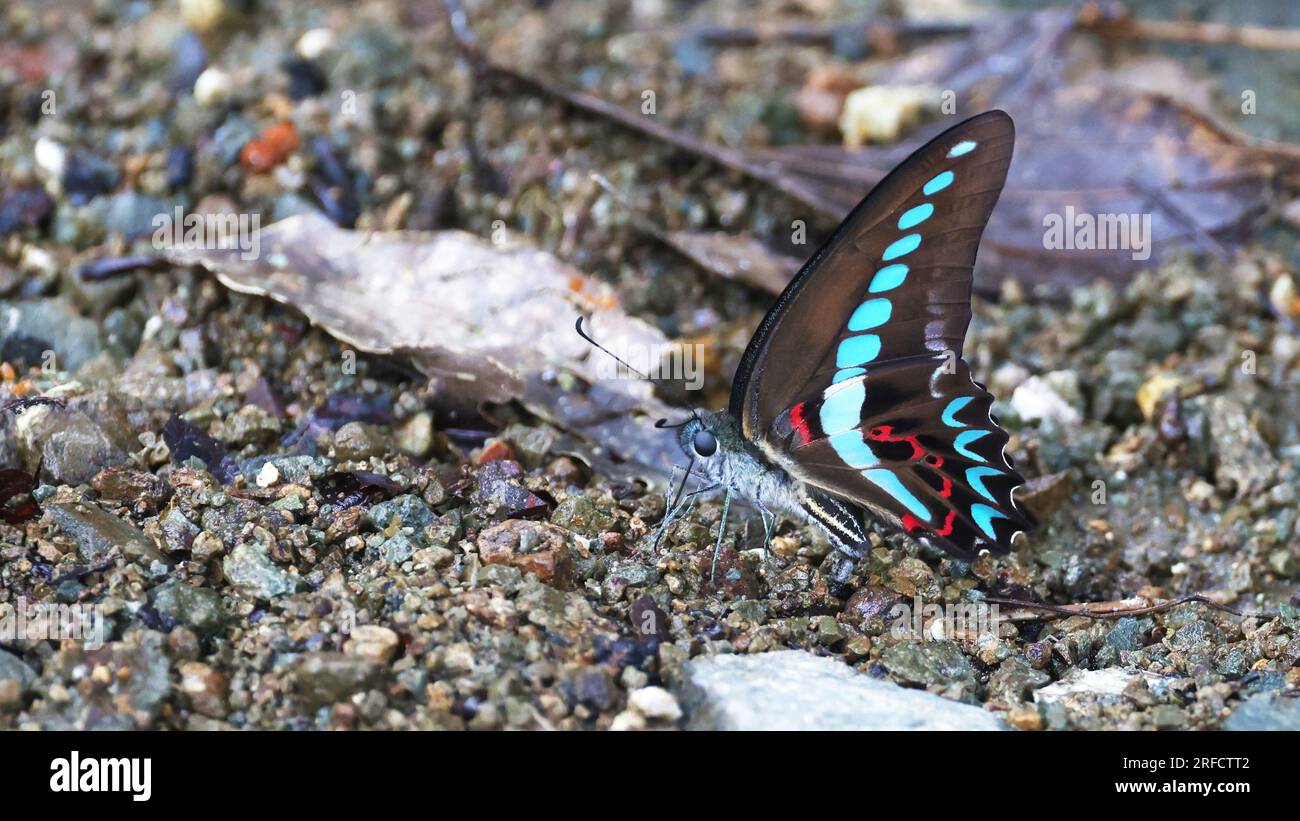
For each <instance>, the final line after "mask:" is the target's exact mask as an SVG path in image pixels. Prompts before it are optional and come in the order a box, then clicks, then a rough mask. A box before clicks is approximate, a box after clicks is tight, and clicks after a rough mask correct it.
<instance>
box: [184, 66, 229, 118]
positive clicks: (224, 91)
mask: <svg viewBox="0 0 1300 821" xmlns="http://www.w3.org/2000/svg"><path fill="white" fill-rule="evenodd" d="M233 88H234V81H233V80H231V79H230V75H229V74H227V73H226V72H224V71H222V70H221V69H219V68H217V67H216V66H208V67H207V68H205V69H203V73H202V74H200V75H199V78H198V79H197V80H195V81H194V100H195V102H197V103H198V104H199V105H201V106H203V107H204V108H212V107H213V106H218V105H221V104H222V103H224V102H225V101H226V100H227V99H229V97H230V92H231V90H232V89H233Z"/></svg>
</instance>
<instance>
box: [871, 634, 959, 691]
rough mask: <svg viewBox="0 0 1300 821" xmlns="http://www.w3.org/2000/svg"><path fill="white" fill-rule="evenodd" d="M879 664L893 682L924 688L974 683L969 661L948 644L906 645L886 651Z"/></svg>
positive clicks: (925, 642) (948, 642)
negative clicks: (887, 672) (897, 681)
mask: <svg viewBox="0 0 1300 821" xmlns="http://www.w3.org/2000/svg"><path fill="white" fill-rule="evenodd" d="M880 663H881V664H883V665H884V667H885V669H886V670H888V671H889V674H890V675H892V676H893V677H894V678H896V679H898V680H899V681H901V682H904V683H906V684H917V685H920V686H923V687H928V686H931V685H940V686H941V685H946V684H949V683H952V682H961V683H965V684H974V683H975V668H973V667H971V663H970V659H968V658H966V656H964V655H962V652H961V650H959V649H957V645H956V644H955V643H953V642H951V641H923V642H905V643H903V644H895V645H893V646H891V647H887V648H885V652H884V653H883V654H882V655H881V657H880Z"/></svg>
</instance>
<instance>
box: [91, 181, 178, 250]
mask: <svg viewBox="0 0 1300 821" xmlns="http://www.w3.org/2000/svg"><path fill="white" fill-rule="evenodd" d="M87 211H88V214H89V216H90V217H91V219H94V220H97V221H98V222H100V223H103V225H104V228H105V229H107V230H108V231H110V232H112V233H115V234H121V235H122V236H124V237H126V238H127V239H137V238H139V237H147V236H151V235H152V234H153V233H154V230H155V228H156V226H155V225H154V217H155V216H157V215H159V214H165V215H166V216H168V217H171V216H172V203H171V202H169V201H167V200H165V199H162V198H161V197H153V196H150V195H148V194H141V193H139V192H136V191H123V192H121V193H119V194H112V195H110V196H107V197H96V198H95V199H94V200H92V201H91V203H90V205H88V206H87Z"/></svg>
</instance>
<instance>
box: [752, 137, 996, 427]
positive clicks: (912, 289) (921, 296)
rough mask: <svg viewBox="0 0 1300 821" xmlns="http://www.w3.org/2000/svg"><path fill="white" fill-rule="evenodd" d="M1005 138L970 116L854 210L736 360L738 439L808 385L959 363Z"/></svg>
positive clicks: (769, 420) (768, 420) (765, 423)
mask: <svg viewBox="0 0 1300 821" xmlns="http://www.w3.org/2000/svg"><path fill="white" fill-rule="evenodd" d="M1014 140H1015V129H1014V127H1013V125H1012V123H1011V118H1010V117H1008V116H1007V115H1006V114H1005V113H1003V112H1001V111H991V112H988V113H986V114H981V115H979V116H977V117H973V118H971V119H969V120H967V121H966V122H964V123H962V124H960V125H958V126H956V127H954V128H952V129H949V130H948V131H946V132H944V133H943V134H941V135H940V136H938V137H936V138H935V139H934V140H932V141H931V142H929V143H928V144H926V145H925V146H924V147H923V148H921V149H920V150H918V151H917V152H916V153H915V154H913V155H912V156H911V157H909V158H908V159H907V160H905V161H904V162H903V163H902V165H900V166H898V168H896V169H894V171H892V172H891V173H890V174H889V175H887V176H886V177H885V178H884V179H883V180H882V181H881V182H880V184H878V185H877V186H876V187H875V188H874V189H873V190H872V191H871V193H870V194H868V195H867V197H866V198H865V199H864V200H863V201H862V202H861V203H860V204H859V205H858V206H857V207H856V208H854V209H853V212H852V213H850V214H849V216H848V217H846V218H845V220H844V222H843V223H841V224H840V227H839V228H838V229H836V231H835V234H834V235H833V236H832V237H831V239H830V240H829V241H828V242H827V243H826V244H825V245H824V246H823V247H822V248H821V249H819V250H818V251H817V253H816V254H814V255H813V256H812V258H811V259H810V260H809V261H808V263H807V264H806V265H805V266H804V267H803V269H802V270H801V271H800V272H799V274H798V276H796V277H795V279H794V280H793V281H792V282H791V283H790V285H789V287H787V288H786V290H785V292H784V293H783V294H782V295H781V297H780V298H779V299H778V300H777V303H776V305H775V306H774V307H773V308H772V310H771V311H769V312H768V314H767V316H766V317H765V318H764V320H763V322H762V324H761V325H760V326H759V329H758V331H757V332H756V333H755V334H754V338H753V340H751V341H750V343H749V347H748V348H747V349H746V351H745V355H744V358H743V359H742V360H741V365H740V368H739V370H738V371H737V374H736V381H735V384H734V385H733V387H732V395H731V411H732V414H733V415H735V416H736V417H737V418H738V419H739V420H740V421H741V425H742V429H743V430H744V432H745V434H746V435H747V436H749V437H751V438H755V437H760V436H762V435H763V432H764V431H765V430H766V429H767V427H768V426H769V425H770V424H771V423H772V420H773V419H775V418H776V416H777V414H779V413H780V412H781V411H783V410H785V409H786V408H788V407H790V406H791V405H792V404H794V400H795V397H798V396H800V395H801V394H803V393H805V391H806V389H807V388H808V386H809V385H819V386H824V385H825V383H826V381H827V378H828V377H829V378H834V377H835V375H836V373H837V372H838V371H840V370H844V369H846V368H848V367H864V366H866V365H867V364H869V363H870V362H877V361H885V360H888V359H894V358H901V357H905V356H917V355H928V354H932V353H936V352H940V351H944V350H950V351H952V352H953V353H954V354H955V355H960V354H961V347H962V340H963V338H964V337H965V335H966V326H967V325H968V324H969V322H970V293H971V271H972V269H973V267H974V265H975V253H976V251H977V250H978V246H979V239H980V234H981V233H982V232H983V230H984V226H985V224H986V223H987V222H988V218H989V215H990V214H991V213H992V212H993V206H994V204H995V203H996V202H997V198H998V194H999V193H1000V192H1001V190H1002V185H1003V183H1004V182H1005V181H1006V174H1007V168H1008V167H1009V166H1010V164H1011V150H1012V144H1013V142H1014ZM950 154H951V155H952V156H949V155H950ZM851 322H853V325H852V326H850V323H851ZM873 323H879V324H873ZM851 327H852V328H860V329H862V330H863V331H866V332H865V333H862V332H858V331H856V330H851V329H850V328H851ZM876 328H880V330H879V331H876V332H874V333H873V332H871V331H875V329H876ZM877 346H878V347H877ZM873 354H874V356H873ZM854 362H857V363H858V364H857V365H850V363H854ZM828 363H829V364H828ZM837 363H844V365H845V367H844V368H840V367H835V366H836V364H837Z"/></svg>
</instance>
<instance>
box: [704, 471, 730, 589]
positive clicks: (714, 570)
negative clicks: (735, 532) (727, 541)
mask: <svg viewBox="0 0 1300 821" xmlns="http://www.w3.org/2000/svg"><path fill="white" fill-rule="evenodd" d="M730 510H731V488H727V490H726V492H725V493H723V494H722V520H721V521H720V522H718V543H717V544H716V545H714V546H713V564H712V565H711V566H710V567H709V583H710V584H712V583H713V581H714V579H715V578H716V576H717V575H718V555H719V554H720V553H722V537H723V536H726V535H727V513H728V512H729V511H730Z"/></svg>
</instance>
